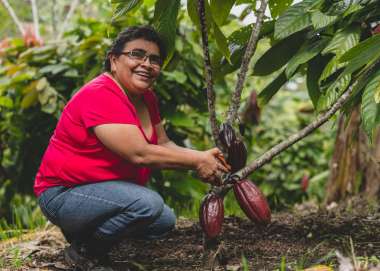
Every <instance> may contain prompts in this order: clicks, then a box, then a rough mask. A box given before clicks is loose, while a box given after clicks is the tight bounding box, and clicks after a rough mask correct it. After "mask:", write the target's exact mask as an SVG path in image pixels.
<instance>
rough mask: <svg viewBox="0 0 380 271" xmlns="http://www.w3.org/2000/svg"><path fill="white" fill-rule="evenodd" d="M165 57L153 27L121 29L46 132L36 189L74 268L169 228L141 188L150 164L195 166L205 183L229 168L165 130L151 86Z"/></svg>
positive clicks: (169, 220)
mask: <svg viewBox="0 0 380 271" xmlns="http://www.w3.org/2000/svg"><path fill="white" fill-rule="evenodd" d="M164 57H165V48H164V46H163V43H162V41H161V40H160V38H159V36H158V35H157V33H156V32H155V31H154V30H153V29H152V28H150V27H130V28H127V29H126V30H125V31H123V32H121V33H120V34H119V35H118V37H117V38H116V40H115V41H114V43H113V45H112V47H111V49H110V51H109V52H108V54H107V58H106V61H105V71H106V72H105V73H103V74H101V75H100V76H98V77H96V78H95V79H93V80H92V81H91V82H89V83H87V84H86V85H85V86H84V87H83V88H82V89H81V90H80V91H79V92H78V93H76V94H75V95H74V96H73V98H72V99H71V100H70V101H69V102H68V104H67V105H66V106H65V108H64V110H63V112H62V115H61V118H60V120H59V122H58V124H57V127H56V129H55V131H54V134H53V136H52V138H51V139H50V143H49V146H48V148H47V150H46V152H45V154H44V157H43V159H42V163H41V166H40V168H39V171H38V173H37V176H36V180H35V186H34V189H35V193H36V195H37V196H38V197H39V204H40V207H41V210H42V212H43V213H44V215H45V216H46V217H47V218H48V219H49V220H50V221H51V222H52V223H54V224H56V225H57V226H59V227H60V229H61V230H62V232H63V234H64V236H65V238H66V239H67V241H68V242H69V243H70V247H68V248H67V249H66V250H65V258H66V260H67V261H68V262H69V263H70V264H73V265H76V266H77V267H79V269H82V270H90V269H91V268H93V267H94V265H95V264H96V263H95V260H94V259H96V258H97V259H102V260H106V255H107V253H108V251H109V250H110V249H111V247H112V246H114V245H115V244H116V243H117V242H118V241H119V240H120V239H121V238H122V237H125V236H130V237H132V236H133V237H141V238H157V237H160V236H162V235H164V234H165V233H167V232H168V231H170V230H171V229H172V228H173V227H174V225H175V215H174V213H173V212H172V210H171V209H170V208H169V207H168V206H167V205H165V204H164V202H163V200H162V198H161V196H160V195H158V194H157V193H156V192H154V191H152V190H150V189H148V188H146V187H144V185H145V184H146V183H147V181H148V179H149V176H150V169H151V168H173V169H193V170H195V171H196V172H197V173H198V175H199V177H200V178H201V179H202V180H204V181H206V182H209V183H217V182H218V181H219V178H218V176H219V175H220V173H221V172H227V171H228V165H226V164H225V161H224V159H223V155H222V153H221V152H220V150H218V149H216V148H214V149H210V150H207V151H196V150H191V149H186V148H182V147H179V146H177V145H176V144H175V143H173V142H172V141H170V140H169V138H168V137H167V135H166V133H165V130H164V127H163V125H162V123H161V119H160V115H159V111H158V106H157V99H156V96H155V95H154V93H153V91H152V89H151V87H152V84H153V83H154V81H155V80H156V78H157V77H158V75H159V73H160V70H161V65H162V60H163V59H164Z"/></svg>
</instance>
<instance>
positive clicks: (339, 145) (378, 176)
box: [326, 108, 380, 203]
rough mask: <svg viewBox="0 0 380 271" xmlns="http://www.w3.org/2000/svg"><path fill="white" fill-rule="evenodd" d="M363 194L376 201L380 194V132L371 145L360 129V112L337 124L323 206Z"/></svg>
mask: <svg viewBox="0 0 380 271" xmlns="http://www.w3.org/2000/svg"><path fill="white" fill-rule="evenodd" d="M359 192H364V193H365V195H366V196H368V197H377V196H378V195H379V192H380V129H378V130H377V132H376V134H375V136H374V138H373V143H372V144H370V143H369V141H368V138H367V136H366V134H365V133H364V131H363V130H362V129H361V127H360V110H359V108H356V109H355V110H354V111H353V112H352V114H351V116H350V117H349V119H348V120H347V119H346V118H345V117H344V116H343V115H341V116H340V117H339V120H338V130H337V135H336V139H335V149H334V153H333V156H332V159H331V162H330V177H329V180H328V182H327V186H326V203H330V202H332V201H339V200H341V199H344V198H346V197H347V196H350V195H354V194H357V193H359Z"/></svg>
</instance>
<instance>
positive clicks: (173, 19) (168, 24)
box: [153, 0, 180, 59]
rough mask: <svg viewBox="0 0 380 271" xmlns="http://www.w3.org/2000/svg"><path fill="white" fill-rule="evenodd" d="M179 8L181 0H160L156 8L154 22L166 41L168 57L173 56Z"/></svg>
mask: <svg viewBox="0 0 380 271" xmlns="http://www.w3.org/2000/svg"><path fill="white" fill-rule="evenodd" d="M179 8H180V0H172V1H167V0H158V1H157V2H156V5H155V9H154V18H153V24H154V27H155V29H156V30H157V32H158V33H159V34H160V36H161V38H162V39H163V41H164V43H165V46H166V49H167V53H168V58H167V59H170V58H171V56H172V54H173V51H174V47H175V37H176V32H177V31H176V30H177V16H178V11H179Z"/></svg>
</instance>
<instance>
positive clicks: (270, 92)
mask: <svg viewBox="0 0 380 271" xmlns="http://www.w3.org/2000/svg"><path fill="white" fill-rule="evenodd" d="M287 80H288V79H287V77H286V74H285V72H281V73H280V75H278V76H277V77H276V79H274V80H273V81H272V82H270V83H269V84H268V85H267V86H266V87H265V88H264V89H263V90H262V91H261V92H260V94H259V96H258V102H259V106H260V107H262V106H263V105H265V104H267V103H268V102H269V101H270V99H271V98H272V97H273V96H274V95H275V94H276V93H277V92H278V91H279V90H280V88H281V87H282V86H283V85H284V84H285V83H286V81H287Z"/></svg>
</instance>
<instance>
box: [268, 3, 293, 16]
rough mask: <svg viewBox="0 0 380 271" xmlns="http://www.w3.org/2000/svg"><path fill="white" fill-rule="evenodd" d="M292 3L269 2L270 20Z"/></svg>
mask: <svg viewBox="0 0 380 271" xmlns="http://www.w3.org/2000/svg"><path fill="white" fill-rule="evenodd" d="M292 3H293V0H269V9H270V14H271V16H272V18H277V17H278V16H280V15H281V14H282V13H283V12H284V11H285V10H286V9H287V8H288V7H290V5H291V4H292Z"/></svg>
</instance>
